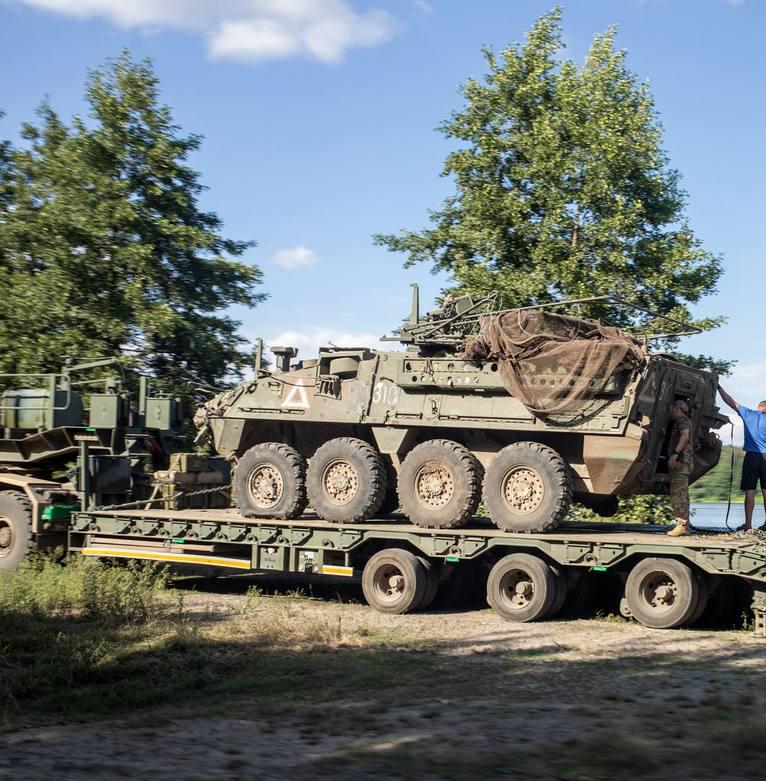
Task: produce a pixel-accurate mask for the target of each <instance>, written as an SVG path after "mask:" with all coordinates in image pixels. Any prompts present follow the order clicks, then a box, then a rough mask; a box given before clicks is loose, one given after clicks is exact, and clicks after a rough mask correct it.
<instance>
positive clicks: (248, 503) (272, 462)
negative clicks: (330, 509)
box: [234, 442, 306, 519]
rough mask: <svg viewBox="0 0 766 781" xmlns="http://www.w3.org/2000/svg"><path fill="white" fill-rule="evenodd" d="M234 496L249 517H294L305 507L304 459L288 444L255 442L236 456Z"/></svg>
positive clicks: (240, 508)
mask: <svg viewBox="0 0 766 781" xmlns="http://www.w3.org/2000/svg"><path fill="white" fill-rule="evenodd" d="M234 497H235V498H236V500H237V505H238V506H239V510H240V512H241V513H242V515H245V516H247V517H248V518H282V519H288V518H297V517H299V516H300V515H301V513H302V512H303V511H304V510H305V509H306V462H305V461H304V460H303V457H302V456H301V455H300V453H298V451H297V450H295V449H294V448H292V447H290V446H289V445H283V444H282V443H280V442H265V443H263V444H261V445H255V446H254V447H251V448H250V449H249V450H247V451H246V452H245V454H244V455H243V456H242V458H240V459H239V463H238V464H237V471H236V473H235V475H234Z"/></svg>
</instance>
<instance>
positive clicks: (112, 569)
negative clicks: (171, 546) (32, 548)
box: [0, 555, 167, 637]
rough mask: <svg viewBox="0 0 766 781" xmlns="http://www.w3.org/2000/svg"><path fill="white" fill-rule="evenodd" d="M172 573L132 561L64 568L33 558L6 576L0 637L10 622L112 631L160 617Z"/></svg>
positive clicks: (0, 587)
mask: <svg viewBox="0 0 766 781" xmlns="http://www.w3.org/2000/svg"><path fill="white" fill-rule="evenodd" d="M166 582H167V575H166V570H165V569H163V568H160V567H158V566H157V565H154V564H150V563H146V562H140V561H130V562H128V563H127V564H125V565H121V564H117V565H115V564H112V563H109V562H102V561H98V560H95V559H88V558H85V557H77V558H70V559H67V560H66V561H65V562H63V564H62V563H61V562H60V561H59V560H57V558H56V557H52V556H43V555H40V556H37V557H31V558H29V559H27V560H25V561H24V562H22V565H21V567H20V568H19V570H18V571H16V572H14V573H12V574H10V575H4V576H0V637H2V636H3V634H4V633H3V631H2V629H3V624H4V622H8V621H13V622H18V621H19V620H23V619H51V618H60V617H63V616H67V617H72V616H75V617H81V618H83V619H87V620H89V621H95V622H101V623H103V624H105V625H110V626H121V625H125V624H130V623H139V622H146V621H149V620H151V619H152V618H153V617H155V616H156V614H157V610H158V605H159V603H158V595H159V593H160V592H161V591H162V590H163V589H164V588H165V585H166Z"/></svg>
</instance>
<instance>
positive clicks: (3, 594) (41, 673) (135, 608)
mask: <svg viewBox="0 0 766 781" xmlns="http://www.w3.org/2000/svg"><path fill="white" fill-rule="evenodd" d="M165 582H166V575H165V572H164V570H161V569H159V568H157V567H156V566H154V565H150V564H145V563H142V562H131V563H129V564H127V565H126V566H115V565H112V564H109V563H103V562H100V561H96V560H92V559H86V558H84V557H83V558H71V559H67V560H65V561H64V562H61V561H58V560H57V559H56V558H54V557H45V556H39V557H32V558H30V559H28V560H27V561H25V562H23V563H22V565H21V567H20V569H19V570H18V571H17V572H14V573H12V574H5V575H2V576H0V725H5V726H7V725H8V724H9V723H11V722H12V721H13V714H14V713H15V712H18V711H19V710H20V709H21V703H22V702H24V701H28V700H35V699H38V698H41V697H42V698H46V697H47V698H48V699H49V701H50V703H51V706H52V707H54V708H55V707H57V706H58V705H60V704H62V703H65V702H66V699H67V697H68V696H69V695H70V694H71V687H73V686H77V685H87V684H89V683H92V682H94V681H97V680H98V679H99V678H100V677H102V676H103V675H104V674H105V673H106V670H107V668H108V666H109V665H110V664H111V662H112V661H113V659H114V657H115V653H116V651H117V650H118V649H120V648H122V647H124V646H125V645H129V644H130V643H132V642H135V641H137V640H140V639H141V638H143V637H144V636H145V634H146V629H147V627H148V626H150V625H151V623H152V622H153V621H154V620H155V619H156V618H157V617H158V616H159V615H160V610H161V599H160V595H161V592H162V590H163V589H164V587H165ZM108 674H109V675H110V676H113V675H114V672H113V671H112V672H109V673H108Z"/></svg>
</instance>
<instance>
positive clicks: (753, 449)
mask: <svg viewBox="0 0 766 781" xmlns="http://www.w3.org/2000/svg"><path fill="white" fill-rule="evenodd" d="M737 412H738V413H739V416H740V417H741V418H742V422H743V423H744V424H745V450H746V451H747V452H748V453H766V412H758V410H756V409H748V408H747V407H743V406H742V405H741V404H740V405H739V409H737Z"/></svg>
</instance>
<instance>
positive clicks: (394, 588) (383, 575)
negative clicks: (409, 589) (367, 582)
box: [374, 565, 405, 602]
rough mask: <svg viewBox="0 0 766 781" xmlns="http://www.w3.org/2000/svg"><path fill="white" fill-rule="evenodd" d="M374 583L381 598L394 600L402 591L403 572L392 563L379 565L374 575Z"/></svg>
mask: <svg viewBox="0 0 766 781" xmlns="http://www.w3.org/2000/svg"><path fill="white" fill-rule="evenodd" d="M374 585H375V590H376V591H377V592H378V595H379V596H380V598H381V599H383V600H385V601H388V602H396V601H397V600H399V599H401V598H402V594H403V593H404V587H405V580H404V574H403V573H402V571H401V570H400V569H399V568H398V567H395V566H393V565H387V566H384V567H381V569H380V570H378V572H377V573H376V575H375V580H374Z"/></svg>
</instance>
